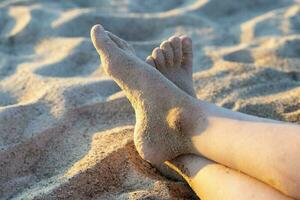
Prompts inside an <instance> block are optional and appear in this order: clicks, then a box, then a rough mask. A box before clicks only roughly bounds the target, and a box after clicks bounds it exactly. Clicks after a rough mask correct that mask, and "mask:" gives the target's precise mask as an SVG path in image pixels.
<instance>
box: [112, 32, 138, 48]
mask: <svg viewBox="0 0 300 200" xmlns="http://www.w3.org/2000/svg"><path fill="white" fill-rule="evenodd" d="M106 33H107V35H108V36H109V37H110V39H111V40H112V41H113V42H114V43H116V44H117V46H118V47H119V48H121V49H123V50H125V51H130V52H131V53H134V49H133V48H132V47H131V45H130V44H128V43H127V42H126V41H125V40H123V39H122V38H119V37H118V36H116V35H114V34H113V33H111V32H109V31H106Z"/></svg>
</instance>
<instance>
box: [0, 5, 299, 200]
mask: <svg viewBox="0 0 300 200" xmlns="http://www.w3.org/2000/svg"><path fill="white" fill-rule="evenodd" d="M97 23H101V24H102V25H103V26H104V27H105V28H106V29H108V30H109V31H111V32H112V33H114V34H116V35H118V36H120V37H122V38H124V39H125V40H127V41H129V43H130V44H132V45H133V47H134V49H135V50H136V53H137V55H138V56H139V57H141V58H142V59H145V58H146V56H147V55H148V54H150V52H151V50H152V49H153V48H154V47H156V46H158V45H159V44H160V42H161V41H162V40H165V39H167V38H168V37H169V36H171V35H174V34H175V35H180V34H186V35H188V36H190V37H192V39H193V43H194V51H195V54H194V55H195V59H194V61H195V65H194V75H193V77H194V83H195V87H196V91H197V96H198V98H200V99H202V100H206V101H209V102H212V103H215V104H217V105H219V106H223V107H226V108H229V109H232V110H234V111H240V112H244V113H248V114H252V115H256V116H261V117H267V118H271V119H277V120H283V121H289V122H293V123H299V124H300V3H299V2H298V1H296V0H295V1H292V0H243V1H236V0H210V1H207V0H165V1H161V0H147V1H138V0H98V1H92V0H74V1H53V0H43V1H41V0H26V1H25V0H2V1H0V199H1V200H2V199H120V200H121V199H197V198H196V197H195V196H194V194H193V192H192V191H191V190H190V189H189V187H188V186H187V185H186V184H185V183H183V182H179V181H173V180H170V179H167V178H165V177H163V176H162V175H160V174H159V173H158V171H157V170H156V169H155V168H153V167H151V165H150V164H148V163H146V162H145V161H143V160H142V159H141V158H140V157H139V155H138V154H137V152H136V150H135V148H134V145H133V140H132V139H133V126H134V121H135V118H134V112H133V109H132V108H131V106H130V104H129V102H128V100H127V99H126V98H125V96H124V94H123V92H122V91H120V88H119V87H118V86H117V85H116V84H115V83H114V82H113V81H112V80H110V79H109V78H108V77H106V76H105V75H104V73H103V71H102V70H101V63H100V60H99V56H98V54H97V53H96V51H95V49H94V47H93V45H92V43H91V40H90V37H89V34H90V28H91V27H92V26H93V25H94V24H97ZM120 67H121V66H120ZM132 78H133V79H134V77H132ZM274 148H276V147H274Z"/></svg>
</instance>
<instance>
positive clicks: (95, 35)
mask: <svg viewBox="0 0 300 200" xmlns="http://www.w3.org/2000/svg"><path fill="white" fill-rule="evenodd" d="M91 39H92V42H93V44H94V46H95V48H96V50H97V52H98V53H99V54H100V55H101V56H103V55H109V54H111V53H112V50H114V49H115V48H116V44H115V43H114V42H113V41H112V40H111V39H110V37H109V36H108V34H107V32H106V31H105V29H104V28H103V27H102V26H101V25H100V24H97V25H95V26H93V28H92V29H91Z"/></svg>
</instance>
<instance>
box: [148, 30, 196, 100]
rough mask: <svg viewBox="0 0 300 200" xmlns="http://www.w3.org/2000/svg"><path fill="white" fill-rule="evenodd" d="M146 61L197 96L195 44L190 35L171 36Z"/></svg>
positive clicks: (184, 89)
mask: <svg viewBox="0 0 300 200" xmlns="http://www.w3.org/2000/svg"><path fill="white" fill-rule="evenodd" d="M146 62H147V63H148V64H150V65H152V66H153V67H155V68H156V69H157V70H158V71H160V72H161V73H162V74H163V75H164V76H165V77H166V78H168V79H169V80H170V81H172V82H173V83H174V84H175V85H176V86H177V87H179V88H180V89H182V90H183V91H185V92H186V93H188V94H189V95H191V96H193V97H196V93H195V90H194V86H193V69H192V67H193V46H192V40H191V39H190V38H189V37H187V36H181V37H176V36H172V37H170V38H169V39H168V40H166V41H164V42H162V43H161V44H160V47H157V48H155V49H154V50H153V51H152V55H150V56H148V57H147V59H146Z"/></svg>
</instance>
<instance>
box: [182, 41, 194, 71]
mask: <svg viewBox="0 0 300 200" xmlns="http://www.w3.org/2000/svg"><path fill="white" fill-rule="evenodd" d="M180 40H181V43H182V56H183V58H182V66H183V67H187V68H190V67H192V66H193V44H192V40H191V38H189V37H188V36H181V37H180Z"/></svg>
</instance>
